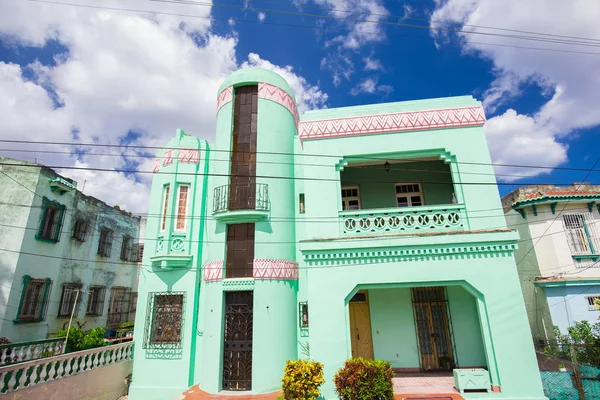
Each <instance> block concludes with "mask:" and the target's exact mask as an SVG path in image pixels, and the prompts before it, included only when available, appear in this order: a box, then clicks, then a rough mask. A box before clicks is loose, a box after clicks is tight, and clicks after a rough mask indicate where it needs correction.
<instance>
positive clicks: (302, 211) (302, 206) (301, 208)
mask: <svg viewBox="0 0 600 400" xmlns="http://www.w3.org/2000/svg"><path fill="white" fill-rule="evenodd" d="M299 205H300V214H304V212H305V211H306V206H305V204H304V193H300V199H299Z"/></svg>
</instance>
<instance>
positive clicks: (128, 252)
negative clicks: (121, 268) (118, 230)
mask: <svg viewBox="0 0 600 400" xmlns="http://www.w3.org/2000/svg"><path fill="white" fill-rule="evenodd" d="M133 250H134V249H133V238H132V237H131V236H129V235H125V236H123V243H122V244H121V260H122V261H135V260H134V254H133V253H134V251H133ZM136 258H137V257H136Z"/></svg>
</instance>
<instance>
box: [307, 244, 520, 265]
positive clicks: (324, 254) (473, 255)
mask: <svg viewBox="0 0 600 400" xmlns="http://www.w3.org/2000/svg"><path fill="white" fill-rule="evenodd" d="M516 248H517V246H516V244H487V245H467V246H451V247H427V248H418V249H415V248H413V249H403V250H363V251H356V250H353V251H337V252H332V251H328V250H324V251H315V250H312V251H305V252H304V253H305V254H304V261H305V262H306V263H307V265H309V266H314V267H322V266H332V265H359V264H379V263H385V262H401V261H428V260H456V259H462V260H464V259H477V258H495V257H510V256H512V254H513V252H514V251H515V250H516Z"/></svg>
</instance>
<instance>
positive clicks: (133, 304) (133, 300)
mask: <svg viewBox="0 0 600 400" xmlns="http://www.w3.org/2000/svg"><path fill="white" fill-rule="evenodd" d="M137 298H138V294H137V292H132V293H131V296H130V297H129V316H128V318H127V321H135V311H136V310H137Z"/></svg>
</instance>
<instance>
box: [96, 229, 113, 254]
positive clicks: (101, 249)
mask: <svg viewBox="0 0 600 400" xmlns="http://www.w3.org/2000/svg"><path fill="white" fill-rule="evenodd" d="M113 237H114V233H113V231H111V230H110V229H101V230H100V241H99V242H98V255H99V256H101V257H110V253H111V251H112V242H113Z"/></svg>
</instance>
